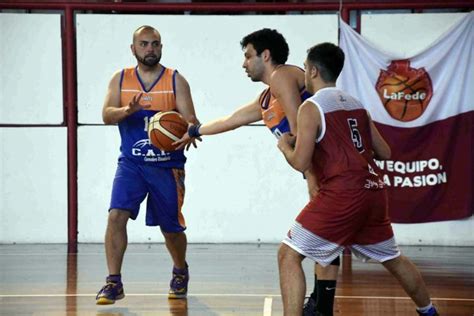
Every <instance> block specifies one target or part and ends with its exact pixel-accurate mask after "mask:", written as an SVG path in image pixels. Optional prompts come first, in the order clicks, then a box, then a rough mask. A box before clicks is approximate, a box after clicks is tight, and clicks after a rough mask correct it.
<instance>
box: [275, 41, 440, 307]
mask: <svg viewBox="0 0 474 316" xmlns="http://www.w3.org/2000/svg"><path fill="white" fill-rule="evenodd" d="M343 64H344V53H343V51H342V50H341V49H340V48H339V47H337V46H335V45H333V44H330V43H323V44H319V45H316V46H314V47H312V48H311V49H309V50H308V56H307V59H306V61H305V82H306V87H307V89H308V91H310V92H311V93H313V94H314V95H313V96H312V97H310V98H309V99H307V100H306V101H305V102H304V103H303V104H302V105H301V106H300V107H299V109H298V115H297V125H298V131H297V134H296V137H295V136H293V135H291V134H289V133H286V134H284V135H282V137H281V138H280V140H279V142H278V147H279V148H280V150H281V151H282V152H283V154H284V155H285V157H286V159H287V161H288V163H289V164H290V165H291V166H292V167H293V168H294V169H296V170H299V171H306V170H308V168H312V169H313V170H314V173H315V175H316V177H317V179H318V183H319V185H320V188H319V192H318V194H317V195H316V196H315V197H314V198H313V199H312V200H311V201H310V202H309V203H308V204H307V205H306V206H305V208H304V209H303V210H302V211H301V213H300V214H299V215H298V217H297V218H296V222H295V223H294V225H293V226H292V227H291V229H290V231H289V232H288V235H287V237H286V238H285V239H284V241H283V243H282V245H281V246H280V250H279V253H278V264H279V268H280V286H281V292H282V298H283V306H284V315H286V316H290V315H291V316H300V315H301V314H302V309H301V306H302V303H303V300H304V293H305V277H304V272H303V270H302V267H301V262H302V260H303V259H304V258H305V257H308V258H310V259H312V260H314V261H316V262H318V263H319V264H321V265H323V266H326V265H328V264H329V263H330V262H331V261H332V260H333V259H334V258H335V257H337V256H339V255H340V253H341V252H342V251H343V249H344V247H345V246H348V247H351V249H352V252H353V253H354V254H356V255H357V256H360V257H362V258H363V259H373V260H376V261H379V262H381V263H382V264H383V265H384V267H385V268H386V269H387V270H388V271H389V272H390V273H392V274H393V275H394V276H395V277H396V278H397V280H398V281H399V282H400V284H401V285H402V287H403V289H404V290H405V291H406V293H407V294H408V295H409V296H410V297H411V298H412V300H413V301H414V302H415V304H416V306H417V311H418V313H419V314H420V315H430V316H433V315H438V314H437V311H436V309H435V308H434V307H433V305H432V304H431V301H430V297H429V294H428V291H427V289H426V286H425V283H424V281H423V279H422V277H421V275H420V273H419V271H418V269H417V268H416V267H415V265H414V264H413V263H412V262H411V261H410V260H409V259H408V258H406V257H404V256H402V255H401V253H400V250H399V249H398V246H397V244H396V242H395V239H394V236H393V231H392V226H391V223H390V220H389V218H388V209H387V194H386V190H385V188H384V183H383V181H382V180H381V179H380V177H379V176H378V174H377V172H378V170H377V167H376V165H375V162H374V154H375V156H377V157H378V158H380V159H388V158H389V157H390V154H391V152H390V148H389V146H388V145H387V143H386V142H385V140H384V139H383V138H382V137H381V135H380V133H379V132H378V131H377V128H376V127H375V125H374V124H373V122H372V121H371V119H370V116H369V114H368V113H367V111H366V110H365V109H364V107H363V106H362V104H361V103H360V102H359V101H358V100H356V99H355V98H353V97H352V96H350V95H348V94H347V93H345V92H343V91H341V90H339V89H337V88H336V87H335V82H336V78H337V77H338V76H339V73H340V72H341V70H342V67H343Z"/></svg>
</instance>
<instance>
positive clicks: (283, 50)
mask: <svg viewBox="0 0 474 316" xmlns="http://www.w3.org/2000/svg"><path fill="white" fill-rule="evenodd" d="M248 44H252V46H253V47H254V48H255V50H256V51H257V55H260V54H261V53H262V52H263V51H264V50H265V49H268V50H269V51H270V54H271V56H272V61H273V63H274V64H277V65H282V64H284V63H286V61H287V60H288V55H289V54H290V48H289V47H288V43H287V42H286V40H285V38H284V37H283V35H281V34H280V33H278V31H277V30H272V29H268V28H264V29H261V30H258V31H255V32H253V33H250V34H248V35H247V36H245V37H244V38H243V39H242V40H241V41H240V45H241V46H242V49H244V48H245V47H246V46H247V45H248Z"/></svg>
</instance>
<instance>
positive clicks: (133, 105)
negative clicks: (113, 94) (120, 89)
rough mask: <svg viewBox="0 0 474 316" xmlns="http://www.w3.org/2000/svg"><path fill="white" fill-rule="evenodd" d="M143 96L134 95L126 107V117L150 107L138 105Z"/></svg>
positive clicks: (141, 93)
mask: <svg viewBox="0 0 474 316" xmlns="http://www.w3.org/2000/svg"><path fill="white" fill-rule="evenodd" d="M142 96H143V92H140V93H139V94H136V95H135V96H134V97H133V99H132V101H130V103H129V104H128V105H127V108H126V110H125V111H126V112H127V114H128V115H130V114H133V113H135V112H138V111H140V110H145V109H148V108H150V107H151V104H140V99H141V98H142Z"/></svg>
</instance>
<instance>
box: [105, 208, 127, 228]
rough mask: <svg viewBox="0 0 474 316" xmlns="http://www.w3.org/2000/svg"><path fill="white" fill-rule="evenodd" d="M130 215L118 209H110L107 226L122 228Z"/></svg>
mask: <svg viewBox="0 0 474 316" xmlns="http://www.w3.org/2000/svg"><path fill="white" fill-rule="evenodd" d="M129 218H130V213H129V212H127V211H122V210H118V209H111V210H110V212H109V218H108V225H111V226H114V227H123V226H125V225H127V221H128V219H129Z"/></svg>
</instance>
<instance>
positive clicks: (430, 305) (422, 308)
mask: <svg viewBox="0 0 474 316" xmlns="http://www.w3.org/2000/svg"><path fill="white" fill-rule="evenodd" d="M432 307H433V303H431V302H430V304H429V305H426V306H425V307H417V308H416V310H417V311H419V312H420V313H426V312H427V311H429V310H430V309H431V308H432Z"/></svg>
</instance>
